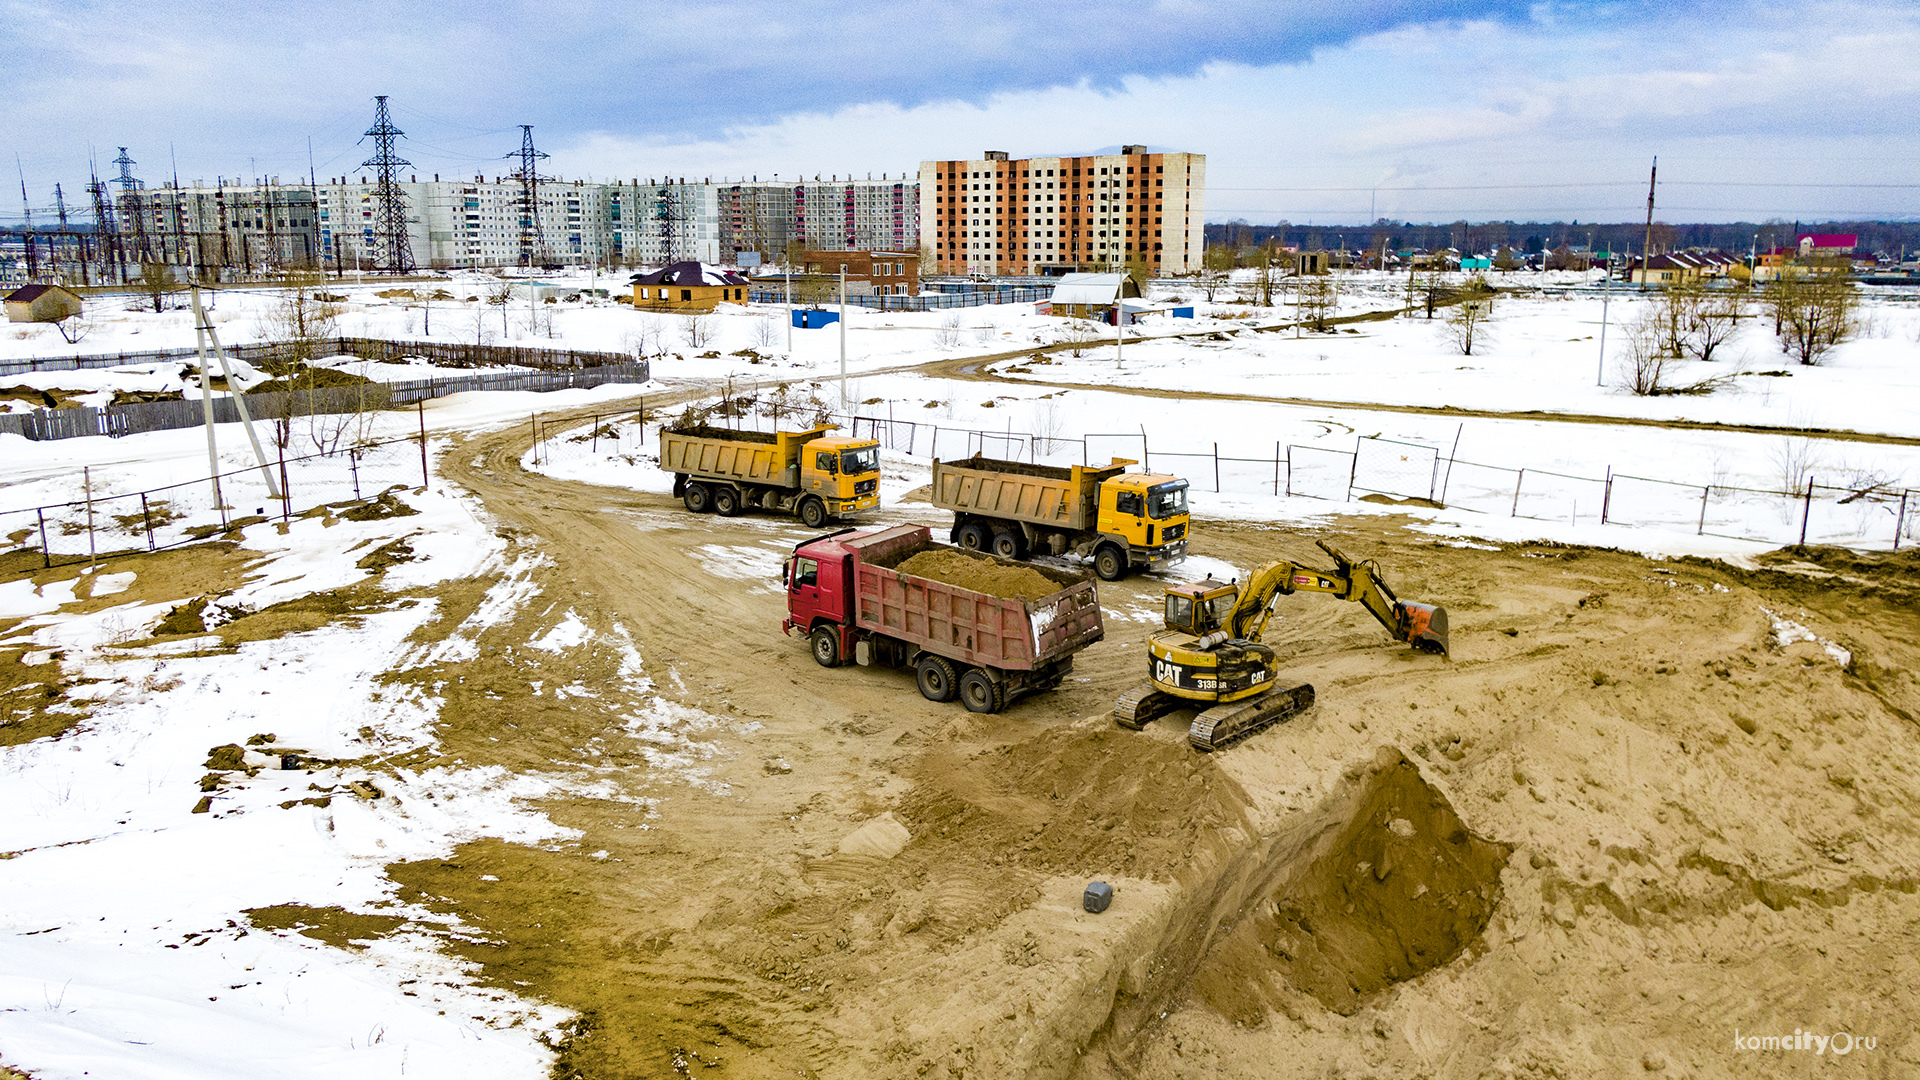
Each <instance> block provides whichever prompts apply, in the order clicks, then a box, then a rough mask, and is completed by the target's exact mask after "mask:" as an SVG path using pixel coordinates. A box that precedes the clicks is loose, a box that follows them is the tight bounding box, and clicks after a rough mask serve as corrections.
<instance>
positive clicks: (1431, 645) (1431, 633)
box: [1400, 600, 1450, 658]
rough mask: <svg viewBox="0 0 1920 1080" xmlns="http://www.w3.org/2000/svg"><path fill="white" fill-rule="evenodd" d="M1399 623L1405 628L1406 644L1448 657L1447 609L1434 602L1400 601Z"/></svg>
mask: <svg viewBox="0 0 1920 1080" xmlns="http://www.w3.org/2000/svg"><path fill="white" fill-rule="evenodd" d="M1400 612H1401V616H1402V619H1401V623H1400V625H1401V626H1403V627H1405V628H1406V632H1407V644H1409V645H1412V646H1413V647H1414V648H1416V649H1419V650H1420V651H1421V652H1430V653H1439V654H1440V655H1441V656H1447V657H1449V658H1450V651H1449V649H1448V648H1447V609H1446V608H1443V607H1440V606H1438V605H1435V604H1416V603H1414V602H1413V601H1411V600H1402V601H1400Z"/></svg>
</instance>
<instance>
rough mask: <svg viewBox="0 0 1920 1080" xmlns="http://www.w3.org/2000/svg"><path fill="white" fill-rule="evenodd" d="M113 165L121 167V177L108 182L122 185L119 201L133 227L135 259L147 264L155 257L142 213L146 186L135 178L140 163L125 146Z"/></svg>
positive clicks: (144, 216)
mask: <svg viewBox="0 0 1920 1080" xmlns="http://www.w3.org/2000/svg"><path fill="white" fill-rule="evenodd" d="M113 163H114V164H115V165H118V166H120V175H119V176H116V177H114V178H113V179H111V180H109V181H107V182H108V183H110V184H118V185H120V197H119V199H118V201H119V202H120V203H124V204H125V212H126V214H127V217H128V223H129V224H131V225H132V226H133V254H134V257H135V258H136V259H137V260H139V261H140V262H147V261H148V260H150V259H151V258H152V257H153V255H152V253H151V252H149V251H148V250H147V222H146V217H147V216H146V215H145V214H143V213H141V212H140V210H141V207H140V189H141V188H142V187H144V186H145V185H144V184H142V183H140V181H138V180H136V179H134V176H133V167H134V165H136V164H138V163H137V162H135V161H134V160H133V159H132V158H130V157H128V156H127V148H126V147H124V146H123V147H121V148H120V156H119V157H117V158H114V159H113Z"/></svg>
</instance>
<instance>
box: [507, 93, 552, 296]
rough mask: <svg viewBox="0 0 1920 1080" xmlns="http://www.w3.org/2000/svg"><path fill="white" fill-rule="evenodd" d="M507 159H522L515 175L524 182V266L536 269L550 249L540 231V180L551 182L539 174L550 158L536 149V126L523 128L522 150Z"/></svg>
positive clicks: (522, 215)
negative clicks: (534, 143)
mask: <svg viewBox="0 0 1920 1080" xmlns="http://www.w3.org/2000/svg"><path fill="white" fill-rule="evenodd" d="M506 156H507V157H508V158H509V159H512V158H519V159H520V167H519V168H518V169H516V170H514V172H513V177H514V179H516V180H518V181H520V265H521V266H524V267H526V268H527V269H528V270H532V269H533V268H534V267H535V266H538V265H539V264H540V260H541V258H542V256H543V254H544V253H543V252H542V250H541V249H542V248H544V247H545V246H546V245H545V244H544V243H543V237H542V236H541V231H540V181H542V180H545V179H548V178H547V177H544V176H541V175H540V173H539V161H540V159H541V158H543V157H546V156H547V155H546V154H544V153H542V152H541V151H539V150H535V149H534V148H533V125H532V124H521V125H520V149H518V150H516V151H514V152H513V153H511V154H508V155H506Z"/></svg>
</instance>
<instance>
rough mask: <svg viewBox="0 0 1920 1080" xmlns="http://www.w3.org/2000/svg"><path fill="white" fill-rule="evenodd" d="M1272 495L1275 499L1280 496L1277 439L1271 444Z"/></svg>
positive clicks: (1278, 442)
mask: <svg viewBox="0 0 1920 1080" xmlns="http://www.w3.org/2000/svg"><path fill="white" fill-rule="evenodd" d="M1273 494H1274V497H1276V498H1278V497H1279V495H1280V440H1278V439H1275V440H1274V442H1273Z"/></svg>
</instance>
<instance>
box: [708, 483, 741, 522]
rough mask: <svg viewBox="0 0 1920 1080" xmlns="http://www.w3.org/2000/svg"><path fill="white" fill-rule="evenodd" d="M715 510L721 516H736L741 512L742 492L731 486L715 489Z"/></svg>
mask: <svg viewBox="0 0 1920 1080" xmlns="http://www.w3.org/2000/svg"><path fill="white" fill-rule="evenodd" d="M713 512H714V513H716V514H719V515H720V516H721V517H734V516H735V515H737V514H739V513H740V493H739V492H737V491H735V490H733V489H732V488H730V487H717V488H714V489H713Z"/></svg>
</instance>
